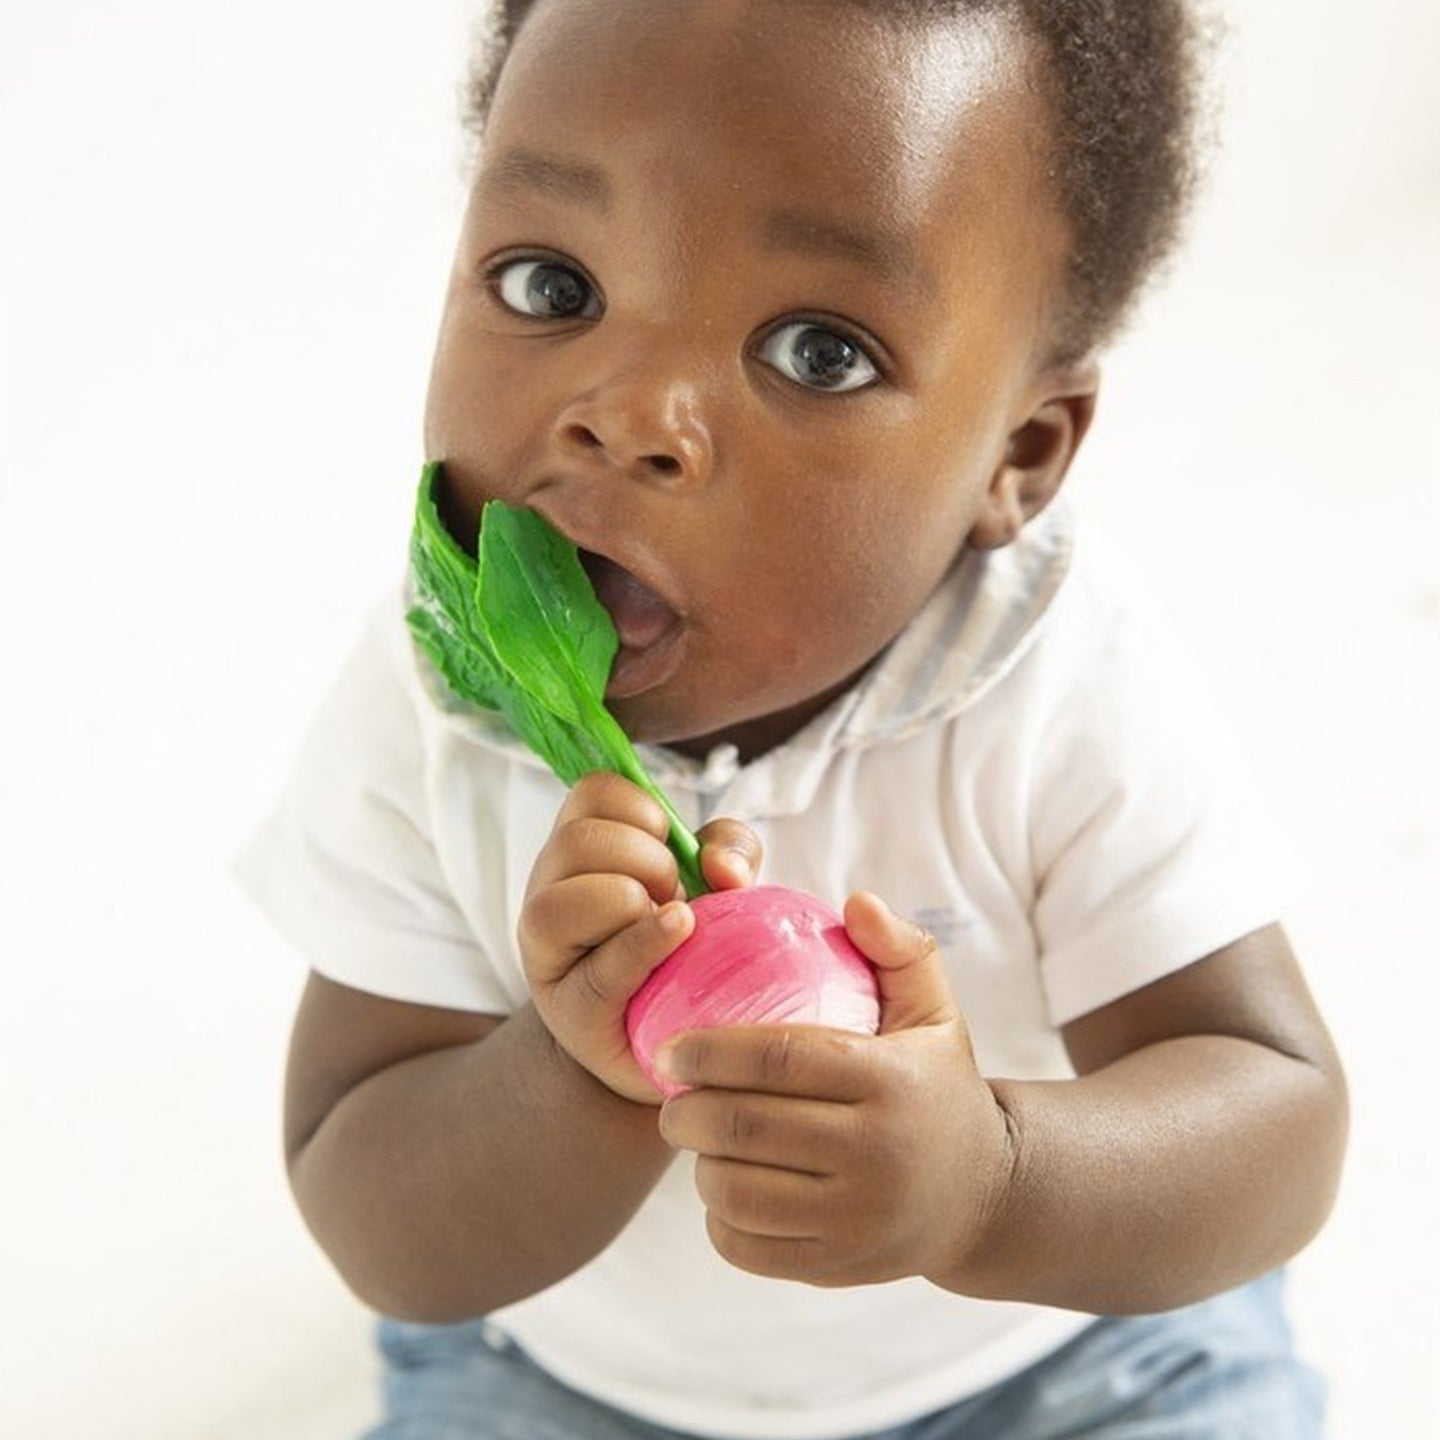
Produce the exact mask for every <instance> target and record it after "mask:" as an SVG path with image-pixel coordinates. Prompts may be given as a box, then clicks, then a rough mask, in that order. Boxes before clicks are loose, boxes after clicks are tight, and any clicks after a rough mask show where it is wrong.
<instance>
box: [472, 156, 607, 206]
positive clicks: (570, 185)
mask: <svg viewBox="0 0 1440 1440" xmlns="http://www.w3.org/2000/svg"><path fill="white" fill-rule="evenodd" d="M488 168H489V175H488V177H487V178H488V179H489V180H490V182H491V183H492V184H493V185H494V186H495V187H496V188H497V189H500V190H541V191H543V192H544V193H545V194H547V195H550V196H552V197H554V198H555V199H557V200H568V201H570V202H571V203H573V204H579V205H588V206H591V207H593V208H594V209H597V210H608V209H609V208H610V201H611V196H612V192H611V189H610V181H609V179H608V178H607V177H606V175H605V172H604V171H603V170H601V169H600V168H599V167H598V166H595V165H587V164H585V163H584V162H583V161H579V160H562V159H560V158H559V157H558V156H553V155H540V154H537V153H536V152H535V151H533V150H507V151H506V152H505V154H504V155H502V156H501V157H500V158H499V160H497V161H496V162H495V164H494V165H493V166H490V167H488Z"/></svg>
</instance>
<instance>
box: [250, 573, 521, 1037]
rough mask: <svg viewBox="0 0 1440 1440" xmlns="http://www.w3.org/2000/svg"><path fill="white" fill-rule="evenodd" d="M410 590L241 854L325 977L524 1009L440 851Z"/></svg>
mask: <svg viewBox="0 0 1440 1440" xmlns="http://www.w3.org/2000/svg"><path fill="white" fill-rule="evenodd" d="M408 647H409V637H408V633H407V632H406V630H405V627H404V622H403V618H402V617H401V615H400V613H399V605H398V601H396V602H393V603H390V604H387V605H386V606H384V607H382V609H381V610H380V611H378V612H377V614H376V615H375V617H374V618H373V619H372V621H371V623H370V625H369V626H368V628H367V629H366V631H365V633H364V635H363V636H362V638H361V640H360V642H359V644H358V646H357V648H356V649H355V651H354V652H353V653H352V654H351V656H350V657H349V660H348V662H347V663H346V664H345V666H344V668H343V670H342V671H341V674H340V676H339V678H338V680H337V683H336V684H335V686H334V688H333V690H332V692H331V693H330V695H329V696H328V698H327V699H326V701H325V702H324V704H323V705H322V707H321V709H320V711H319V712H318V714H317V715H316V717H315V719H314V721H313V723H312V725H311V728H310V730H309V733H308V735H307V737H306V739H305V741H304V743H303V745H302V747H301V749H300V753H299V756H298V759H297V763H296V765H295V767H294V770H293V772H292V774H291V777H290V780H289V782H288V785H287V787H286V789H285V791H284V793H283V795H282V797H281V799H280V803H279V805H278V806H277V808H276V810H275V811H274V813H273V814H272V815H271V816H270V818H269V819H268V820H267V821H266V822H265V823H264V824H263V825H262V827H261V828H260V830H259V831H258V832H257V833H256V834H255V835H254V836H253V837H252V838H251V840H250V841H249V843H248V844H247V846H246V847H245V849H244V850H243V851H242V852H241V854H240V855H239V856H238V858H237V860H236V862H235V865H234V867H233V868H234V874H235V878H236V879H237V881H238V882H239V884H240V886H241V888H242V889H243V890H244V891H245V892H246V893H247V894H248V896H249V897H250V898H251V900H253V901H254V903H255V904H256V905H257V906H258V907H259V908H260V910H261V911H262V912H263V913H264V914H265V915H266V916H267V917H268V918H269V919H270V921H271V922H272V923H273V924H274V925H275V926H276V927H277V929H278V930H279V931H280V932H281V934H282V935H284V936H285V937H286V938H287V939H288V940H290V941H291V942H292V943H293V944H294V945H295V946H296V947H297V948H298V949H299V950H300V952H301V953H302V954H303V955H304V957H305V958H306V960H307V961H308V962H309V964H310V965H311V966H312V967H313V968H314V969H315V970H317V971H318V972H319V973H320V974H322V975H325V976H326V977H327V978H329V979H332V980H336V981H338V982H339V983H341V984H344V985H349V986H352V987H354V988H356V989H360V990H366V991H369V992H371V993H374V994H377V995H383V996H387V997H389V998H392V999H401V1000H409V1001H412V1002H415V1003H421V1004H433V1005H442V1006H447V1007H450V1008H454V1009H466V1010H479V1011H487V1012H494V1013H504V1012H506V1011H508V1010H509V1009H511V1008H512V1006H511V1002H510V1001H509V1000H508V999H507V998H506V996H505V994H504V989H503V987H502V985H501V983H500V982H499V980H498V978H497V977H495V976H494V974H493V969H492V966H491V965H490V963H489V960H488V958H487V956H486V954H485V953H484V950H483V948H482V947H481V945H480V944H479V943H478V941H477V939H476V936H475V934H474V932H473V930H472V928H471V927H470V926H469V925H468V924H467V921H466V917H465V915H464V914H463V913H462V911H461V909H460V908H459V906H458V905H457V904H456V902H455V900H454V897H453V896H452V894H451V893H450V890H449V887H448V885H447V883H446V880H445V875H444V868H443V866H442V864H441V862H440V859H439V857H438V855H437V853H436V842H435V836H434V834H433V827H432V824H431V813H430V811H431V806H430V803H429V798H428V795H427V783H426V768H427V767H426V756H425V753H424V749H425V746H424V736H423V730H422V725H421V722H420V716H419V714H418V712H417V705H419V704H420V703H423V697H422V696H421V695H419V693H418V692H417V689H416V686H415V685H414V684H413V683H412V682H411V679H410V674H411V673H412V672H413V663H412V662H411V658H410V654H409V648H408Z"/></svg>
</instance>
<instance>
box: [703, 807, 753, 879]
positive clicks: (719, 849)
mask: <svg viewBox="0 0 1440 1440" xmlns="http://www.w3.org/2000/svg"><path fill="white" fill-rule="evenodd" d="M696 838H697V839H698V840H699V841H700V871H701V873H702V874H703V875H704V877H705V883H706V884H707V885H708V886H709V887H710V888H711V889H712V890H738V889H740V888H741V887H742V886H745V885H752V884H754V882H755V877H756V876H757V875H758V874H759V873H760V862H761V860H762V859H763V858H764V846H763V845H761V843H760V837H759V836H758V835H757V834H756V833H755V832H754V831H753V830H752V829H751V828H750V827H749V826H748V825H742V824H741V823H740V822H739V821H738V820H726V819H723V818H722V819H719V820H712V821H711V822H710V823H709V824H708V825H705V826H702V827H701V829H700V830H699V831H698V832H697V834H696Z"/></svg>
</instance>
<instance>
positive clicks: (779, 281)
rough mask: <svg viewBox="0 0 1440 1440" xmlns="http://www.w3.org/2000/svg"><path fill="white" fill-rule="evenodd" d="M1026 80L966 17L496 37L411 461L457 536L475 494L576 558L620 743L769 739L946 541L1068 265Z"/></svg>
mask: <svg viewBox="0 0 1440 1440" xmlns="http://www.w3.org/2000/svg"><path fill="white" fill-rule="evenodd" d="M1024 60H1025V56H1024V51H1023V49H1022V47H1021V46H1020V45H1019V44H1018V43H1017V41H1016V39H1015V37H1014V35H1013V34H1012V33H1010V32H1009V31H1007V30H1006V29H1004V28H1003V27H1002V26H1001V25H1000V23H999V22H993V21H992V22H988V23H987V24H985V25H982V24H980V23H977V22H967V23H964V24H956V23H955V22H947V23H944V24H941V23H935V24H932V25H929V26H927V27H925V28H922V29H920V30H917V31H911V32H901V31H900V30H898V29H897V28H895V27H894V26H893V25H891V24H885V23H881V22H877V21H876V20H874V19H873V18H871V17H869V16H867V15H866V14H864V13H863V12H862V11H860V10H858V9H856V8H853V7H851V6H848V5H846V6H842V5H835V4H833V3H819V4H808V3H795V0H789V3H784V4H779V3H773V0H772V3H766V0H761V3H748V4H746V3H735V0H690V3H686V4H683V5H677V4H675V3H674V0H547V3H542V4H541V5H540V6H539V7H538V8H537V10H536V12H535V14H534V15H533V16H532V18H531V19H530V20H529V21H528V22H527V24H526V25H525V27H524V28H523V29H522V31H521V33H520V35H519V37H518V39H517V41H516V44H515V47H514V51H513V53H512V55H511V56H510V59H509V61H508V62H507V65H506V68H505V70H504V72H503V74H502V77H501V81H500V85H499V88H498V90H497V93H496V97H495V102H494V106H493V109H492V111H491V115H490V119H489V124H488V127H487V131H486V139H485V146H484V152H483V156H482V160H481V164H480V166H479V169H478V172H477V176H476V180H475V185H474V191H473V195H472V198H471V203H470V206H469V211H468V214H467V217H466V221H465V226H464V231H463V234H462V237H461V240H460V245H459V251H458V255H457V260H456V265H455V271H454V275H453V278H452V282H451V286H450V290H449V294H448V297H447V300H446V305H445V314H444V319H443V324H442V327H441V333H440V338H439V346H438V351H437V355H436V359H435V369H434V374H433V376H432V380H431V388H430V395H429V401H428V408H427V415H426V450H427V455H428V456H429V457H430V458H432V459H438V460H442V461H444V463H445V470H446V476H447V479H448V483H449V486H450V497H449V502H448V504H449V518H450V520H451V522H452V524H454V525H455V527H456V528H457V531H460V532H469V533H467V534H465V538H467V539H469V538H472V536H473V528H474V525H475V522H476V518H477V516H478V514H479V509H480V506H481V504H482V503H483V502H484V501H485V500H487V499H491V498H499V499H503V500H506V501H508V502H509V503H511V504H518V505H526V506H530V507H532V508H534V509H535V510H537V511H539V512H541V513H542V514H544V515H545V516H546V517H547V518H548V519H549V520H550V521H551V522H552V523H553V524H555V525H556V526H557V528H559V529H560V530H561V531H563V532H564V533H565V534H567V535H568V536H569V537H570V538H571V539H573V540H574V541H575V542H576V543H577V544H578V545H580V546H581V548H582V551H585V552H589V553H588V554H587V565H589V567H590V568H591V573H592V577H593V578H594V579H595V580H596V584H597V590H598V592H599V594H600V596H601V598H602V599H603V600H604V601H605V603H606V604H607V606H608V607H609V608H610V610H611V613H612V615H613V616H614V618H615V620H616V625H617V629H618V630H619V632H620V637H621V642H622V649H621V652H620V655H619V657H618V659H617V662H616V665H615V669H614V672H613V674H612V680H611V686H610V691H609V699H610V702H611V707H612V709H613V710H614V711H615V713H616V715H617V717H618V718H619V719H620V721H621V723H622V724H623V725H624V726H625V727H626V729H627V730H628V731H629V733H630V734H631V735H632V736H633V737H635V738H636V739H640V740H648V741H666V742H670V743H672V744H678V745H680V746H681V748H690V749H693V750H695V751H697V752H699V751H702V750H703V749H705V748H706V747H708V746H709V745H711V744H714V743H717V742H718V741H721V740H731V741H733V742H735V743H736V744H738V745H739V746H740V748H741V751H742V753H743V754H746V755H747V756H748V755H750V754H755V753H758V752H760V751H763V750H764V749H766V748H768V747H770V746H772V745H774V744H776V743H779V742H780V741H782V740H783V739H785V738H786V737H788V735H790V734H791V733H793V732H794V731H795V730H796V729H797V728H798V727H799V726H800V725H801V724H803V723H804V721H805V720H807V719H808V718H810V716H811V715H813V714H814V713H816V712H817V711H818V710H819V709H820V708H821V707H822V706H823V705H824V704H825V703H826V702H827V701H828V700H829V699H830V698H831V697H833V696H834V695H835V694H836V693H838V692H839V691H840V690H842V689H843V688H844V687H845V686H846V685H847V684H848V683H849V682H851V681H852V680H853V679H854V678H855V677H856V676H857V675H858V674H859V673H860V672H862V671H863V670H864V669H865V667H866V666H867V665H868V664H869V663H870V661H871V660H872V659H873V658H874V657H875V656H876V655H877V654H878V653H879V651H881V650H882V649H883V648H884V647H885V645H886V644H887V643H888V642H889V641H890V640H891V639H892V638H893V637H894V636H895V635H896V634H897V633H898V631H899V630H900V629H901V628H902V627H903V626H904V625H905V624H906V622H907V621H908V620H909V619H910V618H911V617H912V616H913V615H914V614H915V613H916V611H917V610H918V609H919V608H920V607H921V605H922V604H923V603H924V601H925V599H926V598H927V596H928V595H929V594H930V593H931V591H932V590H933V589H934V588H935V586H936V584H937V583H938V582H939V580H940V579H941V577H942V576H943V575H944V573H945V571H946V569H947V568H948V567H949V566H950V564H951V563H952V561H953V560H954V559H955V557H956V555H957V554H958V553H959V551H960V550H961V549H962V548H963V547H964V546H965V544H966V543H967V541H968V540H973V539H974V538H976V536H977V535H978V531H977V518H978V517H980V516H981V513H982V509H983V507H984V505H985V503H986V496H987V494H988V493H989V491H990V489H991V486H992V481H993V479H994V476H995V475H996V473H997V472H998V471H999V470H1000V469H1001V468H1002V467H1004V466H1005V464H1006V463H1007V455H1009V454H1011V453H1012V452H1013V450H1014V447H1015V440H1014V437H1015V436H1016V434H1017V433H1023V427H1024V425H1025V422H1026V419H1027V416H1028V415H1029V414H1030V413H1031V412H1032V411H1033V409H1034V407H1035V406H1036V405H1037V404H1038V403H1039V398H1040V397H1041V395H1042V393H1043V391H1044V379H1043V372H1044V366H1043V357H1044V352H1045V345H1046V339H1047V334H1048V330H1049V326H1050V323H1051V320H1052V317H1053V315H1054V313H1055V310H1056V306H1057V304H1058V302H1059V300H1060V298H1061V297H1060V291H1059V285H1060V276H1061V274H1062V273H1063V267H1064V258H1065V230H1064V225H1063V223H1062V222H1061V221H1060V220H1059V219H1058V217H1057V216H1056V214H1055V212H1054V210H1053V208H1052V206H1051V203H1050V200H1049V197H1048V193H1047V190H1046V187H1045V184H1044V181H1043V179H1042V177H1041V173H1040V170H1041V166H1042V165H1043V160H1039V159H1037V155H1040V154H1043V147H1044V140H1045V136H1044V130H1043V120H1042V116H1041V113H1040V109H1039V106H1038V103H1037V101H1036V100H1035V98H1034V96H1033V94H1032V93H1030V91H1029V90H1028V89H1027V76H1026V73H1025V69H1024ZM602 557H603V558H602Z"/></svg>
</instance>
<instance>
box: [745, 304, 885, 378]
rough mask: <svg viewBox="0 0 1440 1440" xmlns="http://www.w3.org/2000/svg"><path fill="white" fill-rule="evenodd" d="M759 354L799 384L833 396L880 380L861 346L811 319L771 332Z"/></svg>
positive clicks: (878, 373) (766, 361) (792, 322)
mask: <svg viewBox="0 0 1440 1440" xmlns="http://www.w3.org/2000/svg"><path fill="white" fill-rule="evenodd" d="M759 355H760V358H761V359H762V360H764V361H765V363H766V364H767V365H773V366H774V367H775V369H777V370H778V371H779V372H780V373H781V374H782V375H784V376H785V377H786V378H787V379H790V380H793V381H795V383H796V384H797V385H804V386H806V387H807V388H808V389H811V390H826V391H829V392H830V393H831V394H837V393H843V392H844V391H846V390H859V389H861V388H862V387H863V386H866V385H870V384H872V383H873V382H874V381H876V380H877V379H879V377H880V372H879V371H878V370H877V369H876V368H875V362H874V361H873V360H871V358H870V357H869V356H868V355H867V354H866V353H865V352H864V351H863V350H862V349H861V348H860V346H859V345H857V344H856V343H855V342H854V341H853V340H849V339H847V338H846V337H845V336H844V335H841V334H839V333H838V332H837V331H834V330H829V329H827V328H826V327H825V326H823V325H817V324H816V323H815V322H814V321H812V320H794V321H791V322H790V324H788V325H782V326H780V328H779V329H778V330H774V331H772V332H771V333H770V334H769V335H767V336H766V337H765V343H764V344H763V345H761V346H760V350H759Z"/></svg>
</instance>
